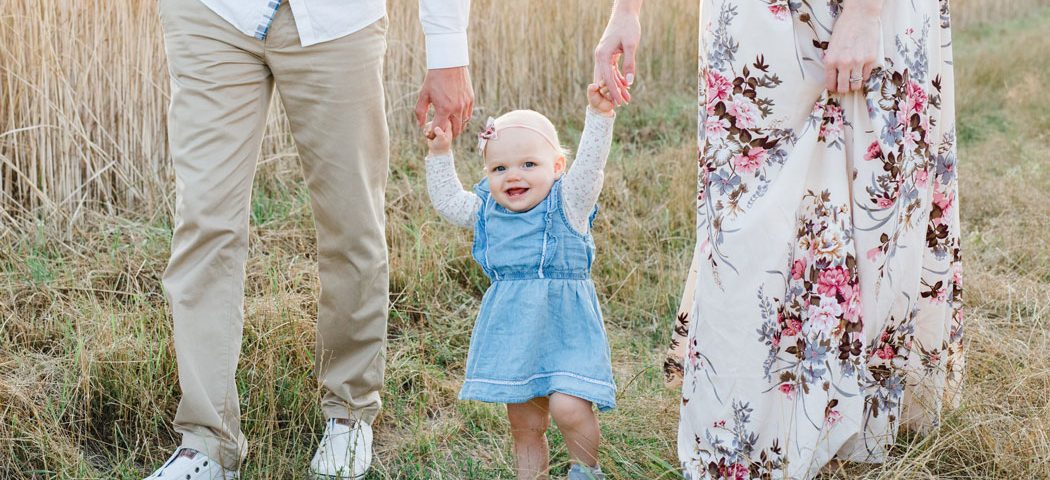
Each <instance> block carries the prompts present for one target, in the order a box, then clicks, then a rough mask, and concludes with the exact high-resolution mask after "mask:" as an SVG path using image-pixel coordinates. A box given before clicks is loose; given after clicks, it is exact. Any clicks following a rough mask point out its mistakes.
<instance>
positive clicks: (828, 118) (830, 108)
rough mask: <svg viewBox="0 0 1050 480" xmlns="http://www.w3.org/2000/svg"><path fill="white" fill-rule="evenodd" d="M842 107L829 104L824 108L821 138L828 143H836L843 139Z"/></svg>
mask: <svg viewBox="0 0 1050 480" xmlns="http://www.w3.org/2000/svg"><path fill="white" fill-rule="evenodd" d="M844 122H845V120H843V118H842V107H840V106H838V105H836V104H834V103H828V104H827V105H825V106H824V121H823V122H822V123H821V125H820V134H819V137H820V138H821V139H822V140H824V141H825V142H827V143H835V142H837V141H839V140H841V139H842V125H843V123H844Z"/></svg>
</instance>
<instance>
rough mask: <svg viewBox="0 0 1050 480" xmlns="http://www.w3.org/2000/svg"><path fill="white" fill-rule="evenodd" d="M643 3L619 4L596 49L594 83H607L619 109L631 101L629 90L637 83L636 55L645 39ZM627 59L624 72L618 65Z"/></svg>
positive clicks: (625, 1)
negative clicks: (643, 33)
mask: <svg viewBox="0 0 1050 480" xmlns="http://www.w3.org/2000/svg"><path fill="white" fill-rule="evenodd" d="M641 11H642V0H616V4H615V5H613V11H612V15H610V16H609V23H608V24H607V25H606V26H605V33H603V34H602V39H601V40H599V41H598V46H597V47H595V48H594V81H595V82H596V83H597V82H605V85H607V86H609V93H610V96H611V97H612V101H613V103H614V104H616V105H623V104H624V103H627V102H630V101H631V94H630V93H629V92H628V91H627V89H628V87H630V86H631V84H633V83H634V73H635V70H634V68H635V67H634V65H635V63H634V54H635V52H636V51H637V50H638V44H639V42H641V39H642V25H641V22H639V20H638V15H639V14H640V13H641ZM621 56H623V71H622V72H621V71H620V68H619V66H618V65H617V64H618V62H619V60H620V57H621Z"/></svg>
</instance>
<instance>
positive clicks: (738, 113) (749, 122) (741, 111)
mask: <svg viewBox="0 0 1050 480" xmlns="http://www.w3.org/2000/svg"><path fill="white" fill-rule="evenodd" d="M726 111H727V112H729V114H730V115H732V116H733V118H734V119H736V126H737V128H744V129H747V128H755V126H757V123H756V122H755V118H756V117H758V107H755V104H754V103H753V102H751V100H750V99H749V98H747V97H745V96H743V95H738V96H737V97H736V98H733V101H732V102H729V106H728V107H727V108H726Z"/></svg>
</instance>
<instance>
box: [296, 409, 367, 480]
mask: <svg viewBox="0 0 1050 480" xmlns="http://www.w3.org/2000/svg"><path fill="white" fill-rule="evenodd" d="M370 466H372V426H371V425H369V424H367V423H365V422H362V421H356V420H351V421H350V425H343V424H342V423H340V422H338V421H336V419H334V418H330V419H328V422H326V423H325V427H324V437H322V438H321V445H320V446H318V447H317V452H316V453H314V458H313V460H311V461H310V472H311V473H313V474H314V478H316V479H317V480H356V479H360V478H364V476H365V474H366V473H368V468H369V467H370Z"/></svg>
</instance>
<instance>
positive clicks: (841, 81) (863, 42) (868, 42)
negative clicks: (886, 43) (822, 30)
mask: <svg viewBox="0 0 1050 480" xmlns="http://www.w3.org/2000/svg"><path fill="white" fill-rule="evenodd" d="M881 11H882V0H853V1H852V2H850V1H847V2H846V3H845V5H844V7H843V9H842V13H841V14H839V18H838V20H837V21H835V27H834V28H833V30H832V32H831V40H830V41H829V42H828V50H827V52H825V54H824V69H825V70H824V83H825V86H826V87H827V89H828V91H829V92H832V93H846V92H849V91H852V90H860V89H861V87H862V86H863V85H864V82H867V81H868V77H870V76H871V70H872V69H873V68H874V67H875V64H876V62H877V61H878V55H879V37H880V36H881V35H882V28H881V25H880V24H879V14H880V13H881Z"/></svg>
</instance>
